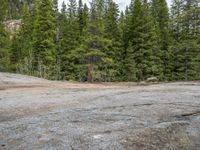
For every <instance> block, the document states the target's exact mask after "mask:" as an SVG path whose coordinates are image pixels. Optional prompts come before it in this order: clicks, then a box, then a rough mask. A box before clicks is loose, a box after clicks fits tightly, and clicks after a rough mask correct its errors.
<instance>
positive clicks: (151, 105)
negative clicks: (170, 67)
mask: <svg viewBox="0 0 200 150" xmlns="http://www.w3.org/2000/svg"><path fill="white" fill-rule="evenodd" d="M199 141H200V82H177V83H162V84H154V85H137V84H135V83H118V84H112V83H110V84H80V83H72V82H50V81H47V80H43V79H38V78H33V77H28V76H22V75H13V74H6V73H0V149H2V150H4V149H6V150H7V149H8V150H10V149H11V150H12V149H13V150H23V149H24V150H40V149H46V150H179V149H180V150H200V142H199Z"/></svg>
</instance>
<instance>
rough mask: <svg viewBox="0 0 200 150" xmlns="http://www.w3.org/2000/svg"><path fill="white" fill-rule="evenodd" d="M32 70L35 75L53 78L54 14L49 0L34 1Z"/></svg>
mask: <svg viewBox="0 0 200 150" xmlns="http://www.w3.org/2000/svg"><path fill="white" fill-rule="evenodd" d="M35 7H36V20H35V23H34V34H33V36H34V39H33V40H34V45H33V46H34V57H35V66H34V70H35V73H36V75H37V76H40V77H44V78H49V79H53V78H55V61H56V59H55V50H56V47H55V33H56V31H55V29H56V27H55V15H54V11H53V3H52V1H51V0H42V1H36V2H35Z"/></svg>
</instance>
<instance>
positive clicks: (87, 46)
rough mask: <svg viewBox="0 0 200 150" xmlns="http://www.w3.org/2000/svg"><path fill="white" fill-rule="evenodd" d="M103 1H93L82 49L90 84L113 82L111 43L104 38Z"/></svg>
mask: <svg viewBox="0 0 200 150" xmlns="http://www.w3.org/2000/svg"><path fill="white" fill-rule="evenodd" d="M101 4H102V1H100V0H93V1H92V3H91V13H90V18H89V25H88V28H87V31H86V33H85V34H86V38H85V41H84V43H83V44H82V45H81V46H80V49H81V50H82V51H83V53H84V64H85V66H86V67H87V68H86V69H87V70H86V73H87V75H86V78H87V81H88V82H93V81H109V80H111V76H112V74H113V73H112V70H110V65H111V64H112V63H113V60H112V59H111V58H110V57H109V56H108V55H107V52H108V51H109V49H108V47H109V45H111V41H110V40H109V39H107V38H105V37H104V34H103V31H104V25H103V20H102V19H103V16H102V14H103V12H102V11H103V9H102V8H103V7H104V6H102V5H101Z"/></svg>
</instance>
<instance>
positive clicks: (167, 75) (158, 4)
mask: <svg viewBox="0 0 200 150" xmlns="http://www.w3.org/2000/svg"><path fill="white" fill-rule="evenodd" d="M151 9H152V14H153V17H154V19H155V21H156V22H155V23H156V24H157V29H158V35H159V39H160V44H161V47H160V48H161V50H162V57H161V59H162V61H163V63H164V64H163V65H164V66H163V71H164V76H163V77H164V79H165V80H172V79H173V73H172V72H173V53H172V51H170V49H169V47H170V43H171V40H172V38H171V29H170V19H169V12H168V7H167V3H166V0H152V4H151Z"/></svg>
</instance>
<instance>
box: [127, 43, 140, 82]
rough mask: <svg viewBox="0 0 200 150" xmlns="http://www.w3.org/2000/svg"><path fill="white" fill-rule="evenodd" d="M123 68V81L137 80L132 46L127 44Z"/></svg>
mask: <svg viewBox="0 0 200 150" xmlns="http://www.w3.org/2000/svg"><path fill="white" fill-rule="evenodd" d="M124 68H125V75H126V78H125V81H129V82H131V81H137V77H136V75H137V69H138V68H136V63H135V56H134V48H133V46H132V45H131V43H130V44H129V47H128V48H127V51H126V59H125V63H124Z"/></svg>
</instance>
